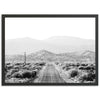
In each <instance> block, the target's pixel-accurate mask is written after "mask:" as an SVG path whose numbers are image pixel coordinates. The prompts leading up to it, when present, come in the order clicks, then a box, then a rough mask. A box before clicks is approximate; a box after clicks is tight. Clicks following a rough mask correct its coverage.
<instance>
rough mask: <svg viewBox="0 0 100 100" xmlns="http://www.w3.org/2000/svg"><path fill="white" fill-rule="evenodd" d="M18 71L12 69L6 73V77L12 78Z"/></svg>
mask: <svg viewBox="0 0 100 100" xmlns="http://www.w3.org/2000/svg"><path fill="white" fill-rule="evenodd" d="M18 71H19V70H18V69H11V70H9V71H8V72H7V73H6V77H7V78H10V77H11V76H12V74H14V73H15V72H18Z"/></svg>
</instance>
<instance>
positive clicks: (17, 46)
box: [5, 36, 95, 55]
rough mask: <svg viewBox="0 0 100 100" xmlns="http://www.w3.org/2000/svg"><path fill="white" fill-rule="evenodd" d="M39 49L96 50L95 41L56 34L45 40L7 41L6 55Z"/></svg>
mask: <svg viewBox="0 0 100 100" xmlns="http://www.w3.org/2000/svg"><path fill="white" fill-rule="evenodd" d="M39 50H47V51H50V52H54V53H56V54H57V53H66V52H76V51H85V50H90V51H95V41H94V40H89V39H81V38H76V37H67V36H55V37H51V38H48V39H45V40H35V39H31V38H18V39H10V40H6V41H5V53H6V55H15V54H23V52H27V54H30V53H32V52H33V53H34V52H36V51H39Z"/></svg>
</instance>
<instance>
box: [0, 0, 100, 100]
mask: <svg viewBox="0 0 100 100" xmlns="http://www.w3.org/2000/svg"><path fill="white" fill-rule="evenodd" d="M0 14H100V0H0ZM0 17H1V16H0ZM0 59H1V57H0ZM0 69H1V67H0ZM99 69H100V68H99ZM0 77H1V71H0ZM0 81H1V80H0ZM0 83H1V82H0ZM35 99H36V100H99V99H100V86H90V87H87V86H79V87H77V86H72V87H71V86H57V87H55V86H50V87H48V86H44V87H43V86H8V87H7V86H0V100H35Z"/></svg>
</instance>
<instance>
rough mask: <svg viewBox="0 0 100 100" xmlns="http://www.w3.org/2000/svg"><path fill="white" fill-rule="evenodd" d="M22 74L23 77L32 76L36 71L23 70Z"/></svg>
mask: <svg viewBox="0 0 100 100" xmlns="http://www.w3.org/2000/svg"><path fill="white" fill-rule="evenodd" d="M22 76H23V78H34V77H35V76H36V72H35V71H33V72H29V71H27V72H24V73H23V74H22Z"/></svg>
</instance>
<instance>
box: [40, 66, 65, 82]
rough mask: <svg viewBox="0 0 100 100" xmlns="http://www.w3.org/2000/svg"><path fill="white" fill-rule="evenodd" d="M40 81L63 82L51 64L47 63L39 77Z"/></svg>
mask: <svg viewBox="0 0 100 100" xmlns="http://www.w3.org/2000/svg"><path fill="white" fill-rule="evenodd" d="M40 83H65V81H64V80H63V79H62V78H61V77H60V75H59V73H58V71H57V70H56V69H55V67H54V65H53V64H50V65H48V66H47V67H46V68H45V69H44V71H43V73H42V76H41V78H40Z"/></svg>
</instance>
